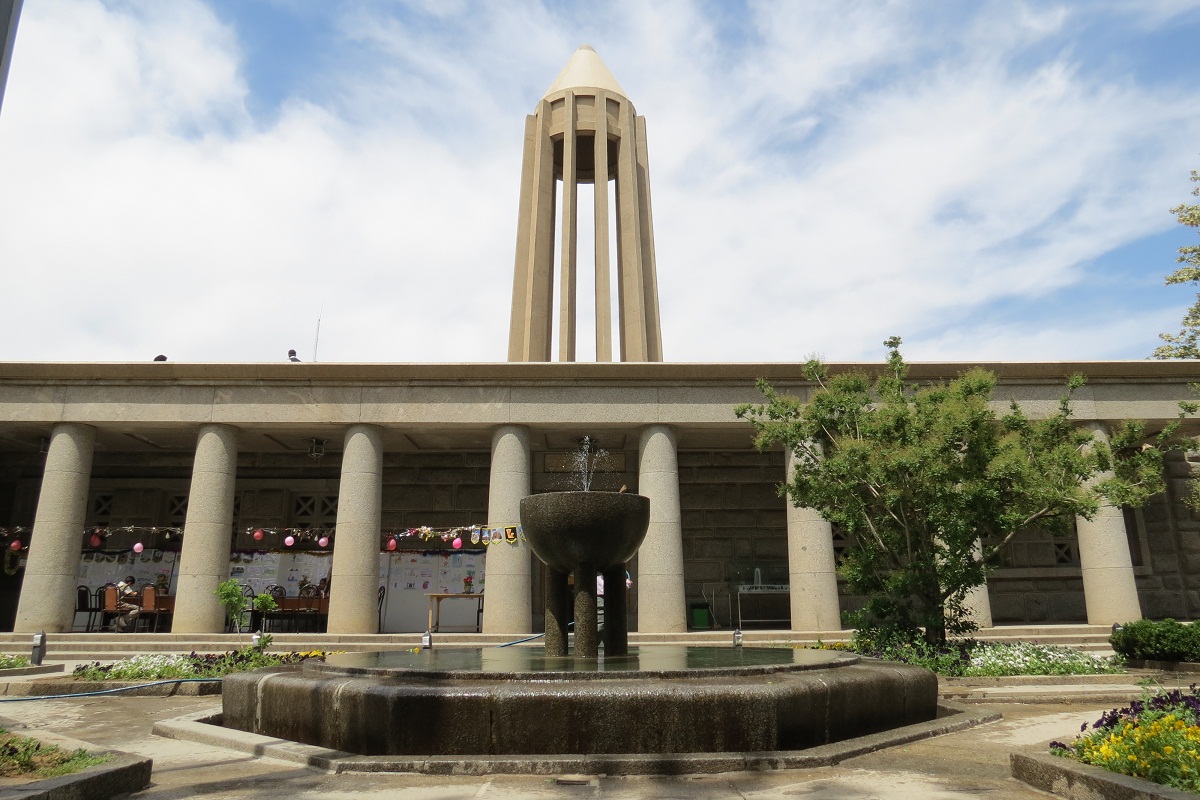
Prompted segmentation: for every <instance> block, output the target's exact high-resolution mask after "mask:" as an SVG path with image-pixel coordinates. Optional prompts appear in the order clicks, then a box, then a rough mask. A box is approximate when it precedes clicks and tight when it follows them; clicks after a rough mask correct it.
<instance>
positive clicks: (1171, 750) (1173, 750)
mask: <svg viewBox="0 0 1200 800" xmlns="http://www.w3.org/2000/svg"><path fill="white" fill-rule="evenodd" d="M1163 752H1164V753H1166V754H1167V755H1171V753H1174V752H1175V748H1174V747H1171V745H1167V746H1166V747H1164V748H1163Z"/></svg>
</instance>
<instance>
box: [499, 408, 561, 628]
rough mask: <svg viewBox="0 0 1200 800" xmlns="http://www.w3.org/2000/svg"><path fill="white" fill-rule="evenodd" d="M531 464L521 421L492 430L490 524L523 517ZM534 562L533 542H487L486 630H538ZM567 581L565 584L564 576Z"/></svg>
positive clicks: (504, 523) (527, 440) (512, 522)
mask: <svg viewBox="0 0 1200 800" xmlns="http://www.w3.org/2000/svg"><path fill="white" fill-rule="evenodd" d="M531 466H532V462H531V459H530V452H529V429H528V428H525V427H522V426H520V425H502V426H500V427H499V428H496V430H495V431H494V432H493V433H492V468H491V473H490V476H489V478H488V524H490V525H509V524H512V525H515V524H516V523H517V522H518V521H520V519H521V498H522V497H527V496H528V495H529V494H530V492H531V488H530V487H531V481H532V478H531V472H532V470H531ZM531 563H532V562H531V560H530V551H529V547H528V546H527V545H526V544H525V542H523V541H521V540H519V539H518V541H517V543H516V544H515V545H510V544H507V543H506V544H494V545H491V546H490V547H488V551H487V566H486V571H485V573H484V581H485V584H486V590H485V595H486V597H487V600H486V601H485V602H484V604H483V632H484V633H529V632H530V631H532V630H533V611H532V606H533V600H532V596H531V594H530V565H531ZM563 586H564V587H565V586H566V580H565V578H564V579H563ZM563 602H565V596H564V598H563ZM561 611H562V616H561V622H562V625H563V626H565V625H566V615H565V608H564V609H561ZM550 624H551V623H550V621H547V623H546V625H547V635H550V632H549V626H550ZM564 636H565V627H564ZM564 641H565V640H564Z"/></svg>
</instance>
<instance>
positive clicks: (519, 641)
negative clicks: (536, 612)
mask: <svg viewBox="0 0 1200 800" xmlns="http://www.w3.org/2000/svg"><path fill="white" fill-rule="evenodd" d="M574 626H575V620H571V621H570V622H568V623H567V627H568V628H573V627H574ZM545 635H546V634H544V633H535V634H534V635H533V636H526V637H525V638H524V639H517V640H516V641H515V642H505V643H504V644H498V645H496V647H512V646H513V645H514V644H524V643H525V642H532V641H533V640H534V639H540V638H542V637H543V636H545Z"/></svg>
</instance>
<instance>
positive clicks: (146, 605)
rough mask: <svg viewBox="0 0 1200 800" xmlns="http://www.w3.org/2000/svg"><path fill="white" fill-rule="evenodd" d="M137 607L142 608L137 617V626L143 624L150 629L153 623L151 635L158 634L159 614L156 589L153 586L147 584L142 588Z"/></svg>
mask: <svg viewBox="0 0 1200 800" xmlns="http://www.w3.org/2000/svg"><path fill="white" fill-rule="evenodd" d="M139 605H141V607H142V613H141V615H140V616H138V624H144V625H145V626H146V627H147V628H150V626H151V623H153V625H154V627H153V628H152V629H151V633H158V622H159V617H160V616H161V614H160V613H159V610H158V589H156V588H155V587H154V584H152V583H148V584H146V585H145V586H143V587H142V598H141V602H140V603H139Z"/></svg>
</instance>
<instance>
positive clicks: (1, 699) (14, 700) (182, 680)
mask: <svg viewBox="0 0 1200 800" xmlns="http://www.w3.org/2000/svg"><path fill="white" fill-rule="evenodd" d="M215 680H220V679H219V678H172V679H170V680H165V681H154V682H153V683H138V684H134V685H133V686H118V687H117V688H116V689H99V690H97V691H94V692H76V693H74V694H46V695H36V696H18V697H0V703H20V702H22V701H25V700H62V699H64V698H68V697H98V696H99V695H102V694H116V693H117V692H128V691H131V690H133V689H145V688H147V687H149V686H164V685H166V684H168V683H209V682H211V681H215Z"/></svg>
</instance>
